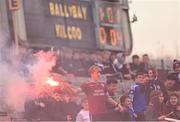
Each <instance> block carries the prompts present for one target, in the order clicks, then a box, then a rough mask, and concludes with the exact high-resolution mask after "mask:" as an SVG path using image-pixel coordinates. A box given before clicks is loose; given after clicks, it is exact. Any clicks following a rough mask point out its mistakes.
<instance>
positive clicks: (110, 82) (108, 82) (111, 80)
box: [106, 79, 118, 84]
mask: <svg viewBox="0 0 180 122" xmlns="http://www.w3.org/2000/svg"><path fill="white" fill-rule="evenodd" d="M117 83H118V81H117V80H116V79H108V80H107V81H106V84H117Z"/></svg>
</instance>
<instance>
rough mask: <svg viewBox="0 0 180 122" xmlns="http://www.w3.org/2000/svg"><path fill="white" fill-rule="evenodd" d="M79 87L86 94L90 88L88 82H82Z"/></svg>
mask: <svg viewBox="0 0 180 122" xmlns="http://www.w3.org/2000/svg"><path fill="white" fill-rule="evenodd" d="M80 87H81V89H82V91H83V92H84V93H85V94H86V95H88V94H89V93H90V90H89V85H88V84H86V83H85V84H82V85H81V86H80Z"/></svg>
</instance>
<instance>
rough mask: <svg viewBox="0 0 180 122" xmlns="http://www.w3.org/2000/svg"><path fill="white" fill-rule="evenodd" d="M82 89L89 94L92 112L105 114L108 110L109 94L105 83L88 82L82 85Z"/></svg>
mask: <svg viewBox="0 0 180 122" xmlns="http://www.w3.org/2000/svg"><path fill="white" fill-rule="evenodd" d="M81 89H82V91H83V92H84V93H85V94H86V95H87V99H88V104H89V111H90V114H103V113H106V112H107V109H106V100H107V96H106V92H105V85H104V84H103V83H99V82H87V83H84V84H82V85H81Z"/></svg>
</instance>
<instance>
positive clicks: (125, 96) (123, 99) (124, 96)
mask: <svg viewBox="0 0 180 122" xmlns="http://www.w3.org/2000/svg"><path fill="white" fill-rule="evenodd" d="M127 98H129V99H131V98H130V97H129V96H128V95H123V96H121V98H120V102H121V104H122V105H123V103H124V102H125V100H126V99H127Z"/></svg>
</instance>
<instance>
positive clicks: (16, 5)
mask: <svg viewBox="0 0 180 122" xmlns="http://www.w3.org/2000/svg"><path fill="white" fill-rule="evenodd" d="M8 2H9V9H10V10H11V12H12V23H13V33H14V41H15V47H16V54H18V53H19V40H18V35H17V25H16V24H17V20H16V11H17V10H19V9H20V0H9V1H8Z"/></svg>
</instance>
